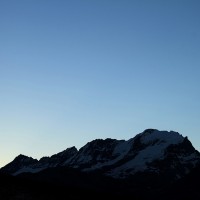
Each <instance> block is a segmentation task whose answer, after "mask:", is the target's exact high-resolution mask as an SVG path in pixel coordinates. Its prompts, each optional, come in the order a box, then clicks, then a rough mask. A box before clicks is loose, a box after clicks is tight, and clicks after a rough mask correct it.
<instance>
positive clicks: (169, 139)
mask: <svg viewBox="0 0 200 200" xmlns="http://www.w3.org/2000/svg"><path fill="white" fill-rule="evenodd" d="M139 135H140V137H141V139H140V140H141V142H142V143H143V144H152V143H167V144H169V145H171V144H179V143H181V142H183V140H184V137H183V136H182V135H180V134H179V133H178V132H174V131H170V132H168V131H158V130H156V129H147V130H145V131H144V132H143V133H141V134H139Z"/></svg>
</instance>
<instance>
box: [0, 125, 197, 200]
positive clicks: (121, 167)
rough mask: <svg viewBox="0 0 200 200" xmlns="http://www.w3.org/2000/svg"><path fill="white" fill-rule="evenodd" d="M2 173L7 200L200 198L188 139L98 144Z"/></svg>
mask: <svg viewBox="0 0 200 200" xmlns="http://www.w3.org/2000/svg"><path fill="white" fill-rule="evenodd" d="M0 171H1V174H0V176H1V177H3V178H1V179H0V180H1V183H0V184H1V188H0V193H1V194H2V195H3V196H2V198H4V197H5V198H6V196H7V197H8V198H7V199H9V198H10V199H17V198H18V196H20V195H21V196H23V195H24V196H26V195H28V196H29V197H28V196H26V198H24V199H31V198H32V199H40V198H41V199H59V198H58V196H59V195H60V197H61V196H63V195H64V194H67V195H66V196H64V197H65V198H64V199H80V198H83V197H85V198H93V199H94V198H96V199H97V198H105V197H110V198H119V197H122V198H128V197H132V199H134V198H135V199H147V198H152V199H187V198H189V196H192V199H198V198H196V197H199V193H200V192H199V191H200V190H199V189H200V188H199V186H198V185H199V184H198V182H199V180H200V153H199V152H198V151H196V150H195V149H194V147H193V146H192V144H191V142H190V141H189V140H188V138H187V137H183V136H182V135H180V134H179V133H177V132H173V131H171V132H167V131H158V130H155V129H147V130H145V131H144V132H142V133H140V134H138V135H136V136H135V137H134V138H131V139H130V140H128V141H125V140H115V139H105V140H101V139H97V140H94V141H92V142H89V143H87V144H86V145H85V146H84V147H82V148H81V149H80V150H79V151H78V150H77V149H76V148H75V147H72V148H68V149H66V150H65V151H63V152H60V153H58V154H55V155H53V156H51V157H43V158H41V159H40V160H36V159H33V158H30V157H27V156H24V155H19V156H18V157H16V158H15V159H14V160H13V161H12V162H11V163H9V164H8V165H6V166H5V167H3V168H2V169H1V170H0ZM6 174H7V175H6ZM2 180H3V181H2ZM4 180H5V181H4ZM8 180H9V181H8ZM3 182H5V183H7V184H4V183H3ZM9 184H10V185H9ZM9 188H12V191H13V192H11V193H10V192H9V190H10V189H9ZM49 188H52V189H50V190H49ZM182 190H184V191H182ZM191 193H192V194H191ZM12 195H13V196H12ZM0 197H1V196H0ZM186 197H187V198H186ZM21 199H23V198H21ZM190 199H191V198H190Z"/></svg>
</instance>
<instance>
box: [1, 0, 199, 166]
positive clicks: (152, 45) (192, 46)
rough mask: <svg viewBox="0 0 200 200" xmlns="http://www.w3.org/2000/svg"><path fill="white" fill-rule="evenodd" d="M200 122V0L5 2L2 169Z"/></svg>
mask: <svg viewBox="0 0 200 200" xmlns="http://www.w3.org/2000/svg"><path fill="white" fill-rule="evenodd" d="M199 120H200V1H199V0H167V1H165V0H157V1H156V0H151V1H149V0H99V1H97V0H96V1H94V0H73V1H72V0H71V1H69V0H17V1H16V0H1V1H0V166H3V165H4V164H6V163H7V162H9V161H11V160H12V159H13V158H14V157H15V156H17V155H18V154H20V153H22V154H26V155H29V156H32V157H34V158H40V157H42V156H45V155H52V154H54V153H57V152H59V151H62V150H64V149H66V148H67V147H71V146H73V145H75V146H76V147H78V148H80V147H81V146H83V145H84V144H85V143H86V142H88V141H91V140H93V139H96V138H107V137H110V138H117V139H128V138H131V137H133V136H135V135H136V134H137V133H140V132H142V131H143V130H144V129H146V128H157V129H159V130H174V131H178V132H180V133H181V134H183V135H184V136H188V137H189V139H190V140H191V141H192V143H193V144H194V146H195V148H197V149H199V150H200V121H199Z"/></svg>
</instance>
